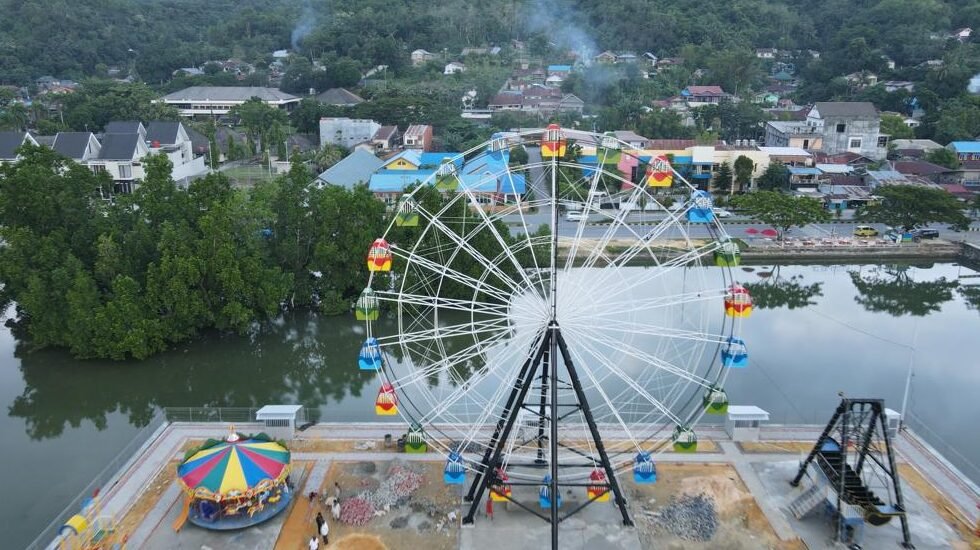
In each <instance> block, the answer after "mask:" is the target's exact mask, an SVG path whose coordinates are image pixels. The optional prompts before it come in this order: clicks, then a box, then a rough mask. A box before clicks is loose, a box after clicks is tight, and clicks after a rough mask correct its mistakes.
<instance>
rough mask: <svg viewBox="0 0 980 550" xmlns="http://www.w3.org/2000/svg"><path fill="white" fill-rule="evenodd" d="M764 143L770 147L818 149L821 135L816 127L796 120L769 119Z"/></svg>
mask: <svg viewBox="0 0 980 550" xmlns="http://www.w3.org/2000/svg"><path fill="white" fill-rule="evenodd" d="M766 145H768V146H770V147H799V148H800V149H804V150H810V149H820V148H821V147H822V146H823V136H822V134H821V133H820V132H819V131H818V129H817V128H815V127H813V126H810V125H808V124H805V123H802V124H801V123H800V122H797V121H785V120H770V121H768V122H766Z"/></svg>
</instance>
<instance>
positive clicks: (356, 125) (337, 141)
mask: <svg viewBox="0 0 980 550" xmlns="http://www.w3.org/2000/svg"><path fill="white" fill-rule="evenodd" d="M380 128H381V125H380V124H378V123H377V122H375V121H373V120H367V119H360V118H358V119H354V118H347V117H324V118H321V119H320V147H321V148H322V147H323V146H324V145H327V144H331V145H339V146H341V147H345V148H350V147H353V146H354V145H356V144H358V143H361V142H362V141H368V140H370V139H372V138H373V137H374V134H376V133H377V132H378V130H379V129H380Z"/></svg>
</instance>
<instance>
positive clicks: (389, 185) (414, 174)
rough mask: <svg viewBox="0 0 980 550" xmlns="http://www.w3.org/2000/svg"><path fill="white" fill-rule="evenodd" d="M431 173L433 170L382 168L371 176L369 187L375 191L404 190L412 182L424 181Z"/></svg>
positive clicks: (393, 191) (390, 191)
mask: <svg viewBox="0 0 980 550" xmlns="http://www.w3.org/2000/svg"><path fill="white" fill-rule="evenodd" d="M430 175H432V171H423V170H381V171H380V172H378V173H376V174H374V175H373V176H371V181H370V182H369V183H368V189H370V190H371V191H372V192H374V193H395V192H402V191H404V190H405V188H407V187H408V186H410V185H412V184H415V183H422V182H424V181H425V180H426V178H428V177H429V176H430Z"/></svg>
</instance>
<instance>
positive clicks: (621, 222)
mask: <svg viewBox="0 0 980 550" xmlns="http://www.w3.org/2000/svg"><path fill="white" fill-rule="evenodd" d="M642 189H643V188H642V187H640V186H636V187H635V188H634V189H633V191H631V192H630V202H632V201H633V200H634V198H635V196H636V195H637V194H638V193H641V192H642ZM627 217H629V210H625V209H620V211H619V213H618V214H617V215H616V217H615V218H613V221H612V222H611V223H610V224H609V226H608V227H607V228H606V231H605V232H604V233H603V234H602V236H601V237H600V238H599V244H598V245H597V246H596V247H595V248H593V249H592V252H591V253H590V254H589V257H588V258H586V260H585V262H584V263H583V267H585V268H590V267H593V266H595V263H596V261H597V260H598V259H599V253H600V252H602V251H605V250H606V247H607V246H609V242H610V241H611V240H612V239H613V237H615V236H616V233H617V232H618V231H619V230H620V229H621V228H626V229H628V231H629V233H631V234H632V235H633V236H634V237H636V238H638V239H639V238H641V237H640V236H639V235H638V234H637V233H636V231H635V230H634V229H633V228H632V227H629V226H627V225H626V224H625V221H626V218H627Z"/></svg>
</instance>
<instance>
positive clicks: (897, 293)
mask: <svg viewBox="0 0 980 550" xmlns="http://www.w3.org/2000/svg"><path fill="white" fill-rule="evenodd" d="M915 273H916V272H915V269H914V268H912V267H911V266H907V265H890V266H874V267H871V268H869V269H866V270H862V271H851V272H850V276H851V282H853V283H854V286H855V288H856V289H857V291H858V295H857V296H855V297H854V300H855V301H856V302H857V303H859V304H861V305H862V306H864V308H865V309H866V310H868V311H872V312H883V313H888V314H890V315H894V316H896V317H898V316H901V315H905V314H908V315H913V316H917V317H924V316H926V315H929V314H930V313H934V312H937V311H940V310H941V309H942V305H943V304H944V303H946V302H949V301H950V300H952V299H953V290H955V289H956V288H957V287H958V286H959V282H958V281H955V280H947V279H946V277H939V278H936V279H933V278H932V277H930V276H928V275H926V280H921V281H916V280H915Z"/></svg>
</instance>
